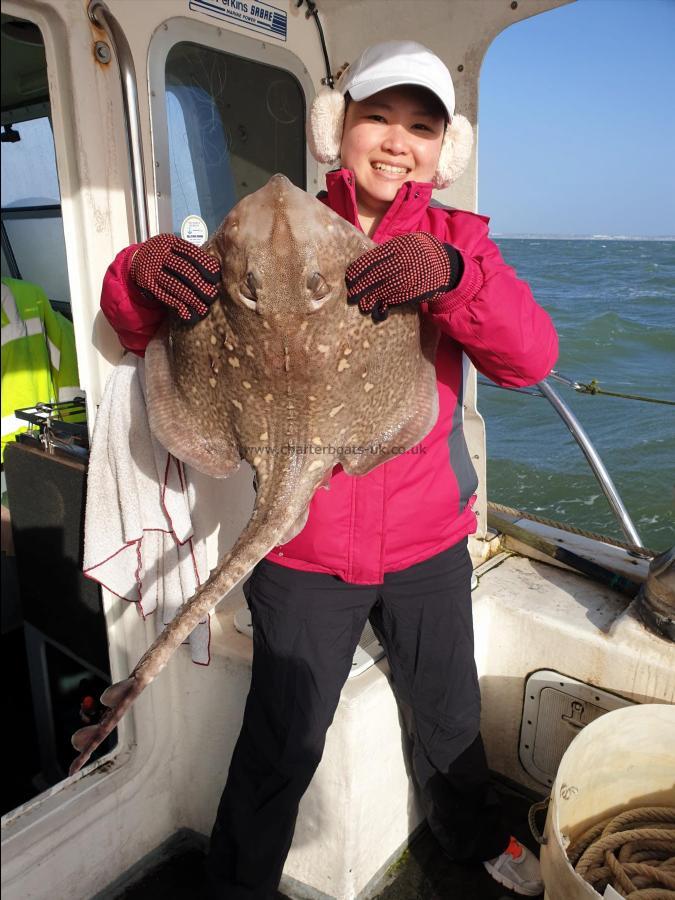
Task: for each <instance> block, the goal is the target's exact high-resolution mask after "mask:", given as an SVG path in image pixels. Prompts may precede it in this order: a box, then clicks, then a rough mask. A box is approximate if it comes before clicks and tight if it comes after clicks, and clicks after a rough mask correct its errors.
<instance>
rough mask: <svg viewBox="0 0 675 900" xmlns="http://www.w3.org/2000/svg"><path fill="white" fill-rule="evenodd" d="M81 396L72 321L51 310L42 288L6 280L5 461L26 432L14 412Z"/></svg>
mask: <svg viewBox="0 0 675 900" xmlns="http://www.w3.org/2000/svg"><path fill="white" fill-rule="evenodd" d="M78 394H82V389H81V388H80V387H79V375H78V371H77V356H76V353H75V334H74V331H73V324H72V322H69V321H68V319H66V317H65V316H62V315H61V313H59V312H55V311H54V310H53V309H52V307H51V305H50V303H49V300H48V298H47V295H46V294H45V292H44V291H43V290H42V288H41V287H38V285H36V284H32V283H31V282H29V281H20V280H17V279H16V278H2V458H3V459H4V456H5V447H6V446H7V444H8V443H9V442H11V441H13V440H15V438H16V436H17V435H18V434H19V433H20V432H22V431H25V430H26V428H27V423H26V422H24V421H22V420H21V419H18V418H17V417H16V416H15V415H14V411H15V410H17V409H23V408H24V407H27V406H35V404H36V403H53V402H56V401H63V400H72V399H73V398H74V397H76V396H77V395H78Z"/></svg>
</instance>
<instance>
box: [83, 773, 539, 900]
mask: <svg viewBox="0 0 675 900" xmlns="http://www.w3.org/2000/svg"><path fill="white" fill-rule="evenodd" d="M497 787H498V790H499V793H500V795H501V796H502V798H503V802H504V806H505V811H506V815H507V817H508V819H507V821H510V822H512V823H513V833H514V834H515V835H516V837H518V838H519V840H521V841H522V842H523V843H524V844H527V846H529V847H530V849H531V850H533V851H534V852H537V845H536V842H535V841H534V840H533V838H532V835H531V834H530V830H529V827H528V824H527V813H528V809H529V806H530V804H531V802H532V801H531V800H530V799H528V798H527V797H524V796H522V795H520V794H517V793H515V792H514V791H512V790H511V789H509V788H507V787H506V786H504V785H502V784H501V783H498V784H497ZM203 862H204V851H203V848H202V847H198V846H195V844H194V842H193V841H190V840H189V839H185V840H184V841H183V842H182V845H180V846H178V847H175V849H174V850H173V851H172V852H171V853H170V854H167V855H164V856H162V857H161V858H159V859H158V860H157V861H156V863H155V864H154V865H153V866H152V867H151V868H149V869H148V868H146V869H145V870H144V871H142V872H140V873H138V874H137V876H136V877H135V879H133V880H132V882H131V883H127V885H126V886H120V887H119V888H118V889H117V890H113V891H104V892H102V893H100V894H98V895H97V896H96V897H95V898H92V900H179V898H181V900H183V898H185V897H191V898H194V900H202V898H207V896H208V895H207V893H206V887H205V884H204V874H203ZM277 896H278V898H279V900H295V898H294V897H293V896H288V895H286V894H281V893H280V894H278V895H277ZM318 896H321V897H322V898H323V897H324V896H325V895H323V894H322V895H318ZM516 896H517V895H516V894H513V893H512V892H511V891H508V890H507V889H506V888H504V887H502V886H501V885H499V884H497V882H495V881H494V880H493V879H492V878H491V877H490V876H489V875H488V873H487V872H486V871H485V870H484V869H483V867H482V866H480V865H475V866H461V865H457V864H456V863H452V862H450V860H448V859H446V857H445V856H444V855H443V852H442V851H441V849H440V847H439V845H438V844H437V842H436V841H435V839H434V838H433V836H432V835H431V832H430V831H429V830H428V829H427V828H426V827H425V828H423V829H422V830H421V831H420V833H419V835H418V836H417V838H416V839H415V841H414V842H413V843H412V844H411V845H410V847H409V848H408V849H407V850H406V851H405V852H404V853H403V854H402V856H401V857H400V858H399V859H398V860H397V861H396V862H395V863H394V864H393V865H392V866H391V867H390V869H389V870H388V871H387V873H386V874H385V875H384V877H383V879H382V881H381V883H380V884H379V885H378V886H377V887H376V888H375V889H374V890H373V891H372V892H370V893H369V894H368V900H450V898H453V897H456V898H461V900H511V898H513V897H516Z"/></svg>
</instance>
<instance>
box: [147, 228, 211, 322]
mask: <svg viewBox="0 0 675 900" xmlns="http://www.w3.org/2000/svg"><path fill="white" fill-rule="evenodd" d="M129 274H130V275H131V278H132V280H133V281H134V282H135V284H137V285H138V287H139V288H141V290H142V291H143V292H144V293H145V294H149V295H150V296H151V297H152V298H154V299H155V300H159V302H160V303H164V304H166V306H170V307H171V308H172V309H175V311H176V312H177V313H178V315H179V316H180V318H181V319H183V320H184V321H185V322H189V323H191V324H194V323H195V322H198V321H199V320H200V319H203V318H204V316H206V315H207V314H208V311H209V306H210V304H211V303H213V301H214V300H215V299H216V297H217V296H218V285H219V284H220V263H219V262H218V260H217V259H216V258H215V257H213V256H209V254H208V253H205V252H204V251H203V250H201V249H200V248H199V247H196V246H195V245H194V244H190V243H188V241H184V240H181V238H177V237H176V236H175V235H173V234H158V235H156V236H155V237H152V238H150V239H149V240H147V241H144V242H143V243H142V244H141V246H140V247H139V248H138V250H137V251H136V253H135V254H134V258H133V261H132V263H131V266H130V267H129Z"/></svg>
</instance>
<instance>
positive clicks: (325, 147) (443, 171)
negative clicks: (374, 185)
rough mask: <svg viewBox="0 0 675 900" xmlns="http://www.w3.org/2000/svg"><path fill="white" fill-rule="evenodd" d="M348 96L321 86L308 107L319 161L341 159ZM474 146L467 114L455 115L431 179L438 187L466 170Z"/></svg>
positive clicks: (312, 142) (309, 129)
mask: <svg viewBox="0 0 675 900" xmlns="http://www.w3.org/2000/svg"><path fill="white" fill-rule="evenodd" d="M345 107H346V103H345V98H344V96H343V95H342V93H341V92H340V91H339V90H338V89H337V88H329V87H323V88H321V89H320V90H319V91H318V93H317V94H316V96H315V97H314V100H313V101H312V104H311V106H310V109H309V116H308V117H307V143H308V144H309V149H310V151H311V154H312V156H313V157H314V159H315V160H316V161H317V162H320V163H328V164H329V165H334V164H335V163H337V162H338V161H339V159H340V144H341V143H342V129H343V126H344V120H345ZM472 148H473V129H472V127H471V123H470V122H469V120H468V119H466V118H465V117H464V116H459V115H454V116H453V117H452V122H450V124H449V125H448V126H447V128H446V129H445V136H444V137H443V144H442V145H441V154H440V156H439V158H438V166H437V168H436V172H435V173H434V177H433V179H432V183H433V186H434V187H435V188H445V187H448V186H449V185H450V184H452V183H453V181H456V180H457V179H458V178H459V176H460V175H461V174H462V172H464V170H465V169H466V167H467V165H468V163H469V160H470V158H471V150H472Z"/></svg>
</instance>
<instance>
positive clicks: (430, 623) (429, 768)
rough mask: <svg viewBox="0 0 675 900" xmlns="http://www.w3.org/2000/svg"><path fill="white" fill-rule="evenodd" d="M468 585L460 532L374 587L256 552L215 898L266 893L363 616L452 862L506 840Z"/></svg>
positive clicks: (494, 851)
mask: <svg viewBox="0 0 675 900" xmlns="http://www.w3.org/2000/svg"><path fill="white" fill-rule="evenodd" d="M470 583H471V561H470V557H469V554H468V551H467V546H466V541H462V542H460V543H459V544H456V545H455V546H454V547H451V548H449V549H448V550H445V551H443V552H442V553H439V554H438V555H437V556H435V557H433V558H431V559H429V560H426V561H425V562H422V563H419V564H417V565H414V566H410V567H409V568H408V569H404V570H403V571H400V572H393V573H390V574H387V575H385V578H384V583H383V584H381V585H367V586H362V585H352V584H346V583H345V582H343V581H341V580H340V579H339V578H336V577H333V576H330V575H321V574H314V573H311V572H299V571H297V570H293V569H288V568H284V567H283V566H279V565H275V564H274V563H270V562H268V561H266V560H263V561H262V562H261V563H260V564H259V565H258V566H257V567H256V568H255V570H254V572H253V574H252V576H251V578H250V580H249V581H248V582H247V585H246V586H245V588H244V590H245V593H246V597H247V601H248V604H249V607H250V609H251V614H252V618H253V646H254V649H253V673H252V681H251V689H250V692H249V695H248V698H247V701H246V709H245V711H244V721H243V725H242V729H241V733H240V735H239V739H238V741H237V744H236V747H235V749H234V754H233V756H232V762H231V764H230V771H229V775H228V779H227V784H226V786H225V790H224V792H223V796H222V798H221V801H220V805H219V808H218V814H217V817H216V822H215V825H214V828H213V833H212V835H211V849H210V852H209V857H208V860H207V866H208V869H209V876H210V880H211V885H212V890H213V896H214V897H218V898H220V900H244V898H250V900H267V898H270V897H273V896H274V892H275V889H276V887H277V885H278V884H279V880H280V878H281V873H282V870H283V866H284V862H285V860H286V856H287V855H288V851H289V849H290V846H291V841H292V838H293V831H294V828H295V820H296V816H297V812H298V804H299V802H300V798H301V797H302V795H303V794H304V792H305V791H306V789H307V787H308V785H309V783H310V781H311V780H312V777H313V775H314V772H315V770H316V768H317V766H318V764H319V762H320V760H321V756H322V754H323V748H324V743H325V737H326V731H327V729H328V727H329V726H330V724H331V722H332V721H333V716H334V714H335V710H336V707H337V704H338V700H339V698H340V692H341V690H342V686H343V685H344V683H345V681H346V679H347V676H348V674H349V671H350V667H351V664H352V658H353V655H354V651H355V649H356V646H357V644H358V641H359V638H360V637H361V634H362V632H363V629H364V627H365V624H366V621H367V619H370V622H371V624H372V626H373V629H374V630H375V632H376V634H377V636H378V638H379V639H380V641H381V643H382V645H383V646H384V648H385V650H386V653H387V658H388V660H389V665H390V668H391V672H392V680H393V686H394V691H395V693H396V697H397V700H398V701H399V704H400V705H401V709H402V711H403V713H404V719H405V720H406V722H408V723H409V729H410V732H411V735H410V736H411V739H412V764H413V770H414V773H415V778H416V780H417V782H418V784H419V788H420V791H421V798H422V802H423V807H424V811H425V814H426V816H427V820H428V823H429V826H430V828H431V829H432V831H433V833H434V834H435V836H436V838H437V839H438V840H439V842H440V843H441V845H442V847H443V849H444V851H445V852H446V853H447V854H448V855H449V856H450V857H451V858H452V859H454V860H457V861H480V860H484V859H490V858H491V857H493V856H496V855H498V854H499V853H501V852H502V851H503V850H504V849H505V847H506V845H507V844H508V839H509V833H508V830H507V829H506V828H505V827H504V824H503V822H502V817H501V806H500V803H499V800H498V798H497V796H496V794H495V792H494V790H493V788H492V787H491V786H490V784H489V774H488V768H487V762H486V759H485V752H484V749H483V743H482V740H481V737H480V733H479V719H480V692H479V688H478V679H477V675H476V666H475V662H474V656H473V623H472V616H471V588H470Z"/></svg>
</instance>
